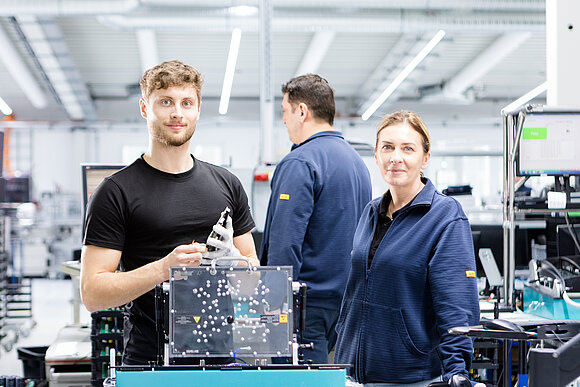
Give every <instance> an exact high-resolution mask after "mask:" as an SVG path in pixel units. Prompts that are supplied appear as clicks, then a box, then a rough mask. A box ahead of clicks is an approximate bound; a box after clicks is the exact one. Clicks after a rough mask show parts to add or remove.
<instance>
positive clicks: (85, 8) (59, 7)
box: [0, 0, 140, 16]
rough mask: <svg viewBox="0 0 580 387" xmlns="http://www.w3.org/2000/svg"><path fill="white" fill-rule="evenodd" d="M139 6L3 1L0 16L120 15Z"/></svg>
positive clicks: (125, 1)
mask: <svg viewBox="0 0 580 387" xmlns="http://www.w3.org/2000/svg"><path fill="white" fill-rule="evenodd" d="M139 4H140V2H139V0H93V1H78V0H4V1H2V2H1V3H0V16H21V15H36V16H61V15H105V14H119V13H121V14H122V13H128V12H131V11H133V10H135V9H136V8H137V7H139Z"/></svg>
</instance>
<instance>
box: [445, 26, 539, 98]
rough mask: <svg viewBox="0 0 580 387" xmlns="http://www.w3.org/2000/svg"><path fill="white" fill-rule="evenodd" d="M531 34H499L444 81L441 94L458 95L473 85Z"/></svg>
mask: <svg viewBox="0 0 580 387" xmlns="http://www.w3.org/2000/svg"><path fill="white" fill-rule="evenodd" d="M530 36H532V34H531V33H529V32H518V33H508V34H504V35H502V36H500V37H499V38H498V39H496V40H495V41H494V42H493V43H492V44H491V45H490V46H489V47H487V48H486V49H485V50H483V51H482V52H481V53H480V54H479V55H477V57H476V58H475V59H474V60H473V61H471V62H470V63H469V64H468V65H466V66H464V67H463V68H462V70H461V71H460V72H459V73H457V74H456V75H455V76H454V77H453V78H451V79H449V80H448V81H447V82H445V86H444V87H443V95H444V96H446V97H456V96H460V95H461V94H462V93H463V92H464V91H465V90H467V89H468V88H469V87H471V86H473V85H474V84H475V83H476V82H477V81H478V80H479V79H481V77H483V76H484V75H485V74H487V73H488V72H489V71H490V70H491V69H493V68H494V67H495V66H497V64H498V63H500V62H501V61H503V60H504V58H505V57H506V56H508V55H509V54H511V53H512V52H513V51H514V50H515V49H516V48H518V47H519V46H520V45H521V44H522V43H524V42H525V41H526V40H528V38H530Z"/></svg>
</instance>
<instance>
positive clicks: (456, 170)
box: [10, 119, 502, 206]
mask: <svg viewBox="0 0 580 387" xmlns="http://www.w3.org/2000/svg"><path fill="white" fill-rule="evenodd" d="M376 125H377V122H372V123H361V124H356V125H353V124H352V123H351V122H349V121H344V120H338V121H337V122H336V124H335V127H336V129H338V130H340V131H342V132H343V133H344V135H345V137H346V138H347V139H350V140H355V141H361V142H366V143H369V144H371V145H373V146H374V143H375V133H376ZM427 125H428V126H429V123H428V122H427ZM430 132H431V136H432V151H431V153H432V157H431V161H430V165H429V167H428V168H427V170H426V171H425V172H426V175H427V176H428V177H429V178H431V179H432V180H433V182H434V183H435V184H436V186H438V188H439V189H443V188H445V187H446V186H448V185H462V184H469V185H471V186H472V187H474V197H475V199H476V202H477V203H481V202H482V201H483V202H485V203H492V204H494V203H499V198H500V192H501V184H502V183H501V182H502V176H501V173H502V168H501V165H502V160H501V159H502V158H501V149H502V135H501V132H502V129H501V127H499V126H498V125H494V124H491V125H483V124H479V125H468V124H465V125H464V124H457V123H455V124H453V125H451V126H450V125H442V124H440V123H439V124H438V123H434V124H433V125H431V126H430ZM259 136H260V132H259V123H258V122H252V121H246V122H225V121H224V122H220V121H218V120H212V121H209V120H208V121H206V122H204V121H203V119H202V120H201V121H200V122H199V124H198V127H197V130H196V133H195V134H194V137H193V140H192V146H191V148H192V153H194V154H195V155H196V157H198V158H200V159H202V160H205V161H209V162H212V163H215V164H220V165H225V166H227V167H230V168H231V169H232V170H234V171H238V174H240V175H243V176H240V179H241V180H242V181H243V182H244V185H245V186H246V190H247V191H248V195H250V194H251V192H249V191H250V187H248V186H249V185H251V171H252V170H253V168H255V167H256V165H257V163H258V158H259V150H260V143H259ZM147 138H148V136H147V129H146V127H145V123H144V122H142V123H136V124H125V125H121V124H117V125H111V126H109V127H105V126H102V125H101V126H96V125H95V126H92V127H88V128H84V129H71V128H69V127H64V126H63V127H56V126H52V127H48V126H46V125H45V126H42V125H37V126H34V127H29V128H17V129H14V130H13V131H12V135H11V156H10V159H11V164H12V167H13V169H20V170H21V171H22V172H24V173H26V172H30V173H31V175H32V179H33V184H34V193H33V197H34V198H35V199H37V198H39V197H40V195H41V193H43V192H64V193H74V194H76V193H78V195H79V198H80V192H81V176H80V164H81V163H108V164H121V163H128V162H130V161H131V160H133V159H134V158H135V157H138V155H139V154H140V153H141V152H144V151H145V150H146V149H147ZM290 146H291V143H290V141H289V140H288V136H287V131H286V128H285V127H284V126H283V124H282V123H281V122H277V123H276V125H275V128H274V133H273V149H274V154H275V156H276V158H277V159H278V160H279V159H281V158H282V157H283V156H284V155H285V154H287V153H288V152H289V150H290ZM474 152H478V154H486V153H488V154H490V155H491V156H460V155H461V154H464V155H469V154H473V153H474ZM124 154H125V156H126V155H127V154H131V155H132V156H131V157H130V158H129V159H128V160H124V159H123V157H124ZM365 162H366V163H367V165H368V167H369V170H370V171H371V175H372V176H373V183H374V189H373V195H374V196H378V195H380V194H382V193H383V192H384V191H385V190H386V184H385V183H384V182H383V181H382V179H381V177H380V174H379V172H378V168H377V167H376V165H375V164H374V160H373V158H372V157H367V158H366V159H365ZM246 175H247V176H246ZM262 204H263V205H266V204H265V203H256V206H262Z"/></svg>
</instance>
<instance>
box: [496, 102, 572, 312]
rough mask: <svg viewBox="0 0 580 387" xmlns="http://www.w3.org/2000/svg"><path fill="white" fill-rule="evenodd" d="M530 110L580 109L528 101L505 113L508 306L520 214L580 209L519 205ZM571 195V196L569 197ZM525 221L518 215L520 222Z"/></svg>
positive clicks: (509, 304) (504, 190) (512, 296)
mask: <svg viewBox="0 0 580 387" xmlns="http://www.w3.org/2000/svg"><path fill="white" fill-rule="evenodd" d="M529 113H570V114H578V115H579V117H580V109H568V108H558V107H551V106H536V105H527V106H525V107H523V108H521V109H519V110H516V111H512V112H502V115H503V129H504V130H503V133H504V138H503V161H504V162H503V166H504V170H503V177H504V179H503V273H504V299H503V302H504V303H505V304H506V305H507V306H513V305H514V282H515V244H516V214H552V213H562V214H565V213H568V212H572V211H580V204H570V203H567V206H566V208H561V209H548V208H519V207H518V205H517V203H516V201H515V192H516V191H517V190H518V189H519V188H520V187H521V186H523V185H524V184H525V182H526V181H527V180H528V178H529V177H525V178H524V179H522V180H520V181H518V182H517V183H516V158H517V155H518V149H519V143H520V139H521V138H522V130H523V124H524V120H525V118H526V115H527V114H529ZM568 199H569V198H568ZM521 221H523V220H522V219H518V222H521Z"/></svg>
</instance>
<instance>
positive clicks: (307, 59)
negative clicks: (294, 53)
mask: <svg viewBox="0 0 580 387" xmlns="http://www.w3.org/2000/svg"><path fill="white" fill-rule="evenodd" d="M335 34H336V33H335V32H334V31H318V32H316V33H315V34H314V36H313V37H312V40H311V41H310V44H309V45H308V48H307V49H306V52H305V53H304V56H303V57H302V61H301V62H300V64H299V65H298V69H297V70H296V74H294V76H295V77H297V76H299V75H304V74H310V73H312V74H314V73H316V72H318V67H319V66H320V63H321V62H322V60H323V59H324V56H325V55H326V52H327V51H328V48H329V47H330V45H331V44H332V42H333V41H334V36H335Z"/></svg>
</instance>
